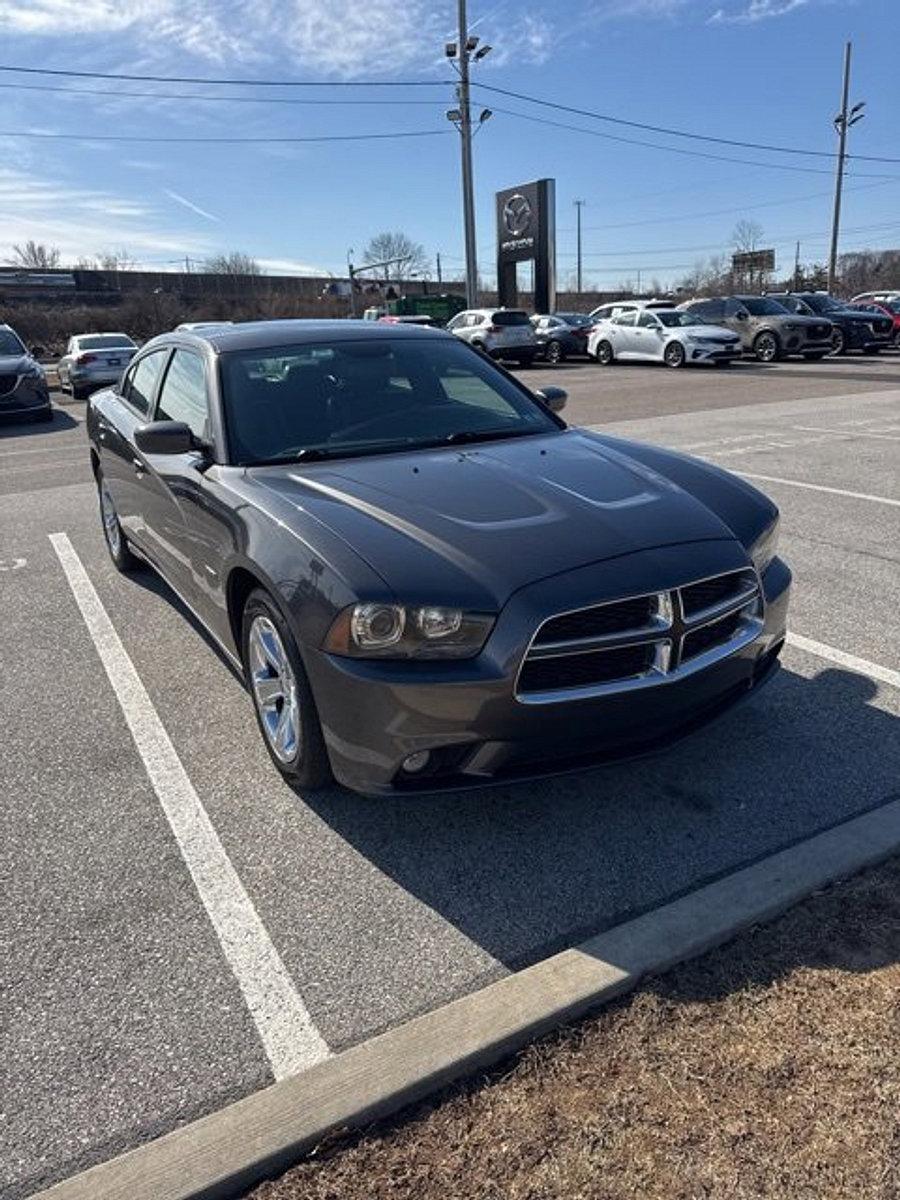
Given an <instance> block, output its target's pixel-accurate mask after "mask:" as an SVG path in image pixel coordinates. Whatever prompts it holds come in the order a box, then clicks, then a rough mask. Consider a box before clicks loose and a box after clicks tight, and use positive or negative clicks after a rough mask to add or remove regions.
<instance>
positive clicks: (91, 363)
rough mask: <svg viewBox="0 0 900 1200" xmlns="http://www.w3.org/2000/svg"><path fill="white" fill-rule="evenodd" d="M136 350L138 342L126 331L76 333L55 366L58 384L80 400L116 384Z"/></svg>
mask: <svg viewBox="0 0 900 1200" xmlns="http://www.w3.org/2000/svg"><path fill="white" fill-rule="evenodd" d="M136 353H137V344H136V343H135V342H134V341H133V340H132V339H131V338H130V337H129V336H128V334H127V333H79V334H76V336H75V337H70V338H69V344H68V346H67V347H66V352H65V354H64V355H63V356H62V358H61V359H60V360H59V365H58V366H57V368H56V371H57V375H58V377H59V386H60V388H62V390H63V391H66V392H71V393H72V398H73V399H75V400H80V399H81V398H82V397H83V396H86V395H87V394H88V392H90V391H92V390H93V389H94V388H99V387H105V386H106V385H107V384H109V383H115V381H116V380H117V379H118V378H119V376H120V375H121V374H122V372H123V371H124V370H125V368H126V367H127V366H128V364H129V363H130V362H131V360H132V358H133V357H134V355H135V354H136Z"/></svg>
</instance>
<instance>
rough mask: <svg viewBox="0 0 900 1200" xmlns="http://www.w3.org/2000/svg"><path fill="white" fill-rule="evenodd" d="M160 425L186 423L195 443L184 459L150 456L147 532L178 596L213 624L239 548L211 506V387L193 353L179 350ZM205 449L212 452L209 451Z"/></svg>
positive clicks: (161, 401) (157, 416) (162, 399)
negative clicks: (227, 569) (227, 561)
mask: <svg viewBox="0 0 900 1200" xmlns="http://www.w3.org/2000/svg"><path fill="white" fill-rule="evenodd" d="M153 419H154V420H155V421H183V422H184V423H185V424H186V425H187V426H188V427H189V428H190V430H191V433H192V434H193V435H194V437H195V439H196V441H197V447H196V449H193V450H190V451H189V452H188V453H186V454H144V455H143V457H144V460H145V462H146V466H147V474H148V476H149V477H150V482H149V488H148V497H147V511H146V517H145V520H146V524H147V536H148V541H149V543H150V545H151V547H152V554H153V557H154V559H155V560H156V562H157V564H158V565H159V567H160V569H161V570H162V572H163V574H164V575H165V576H166V578H167V579H168V580H169V582H170V583H171V584H172V586H173V587H174V588H175V590H176V591H177V592H179V593H180V595H181V596H182V597H183V598H184V599H185V600H186V601H187V603H188V604H189V605H191V607H192V608H194V609H196V610H197V611H198V612H199V613H200V615H201V617H203V619H204V620H207V622H208V623H212V622H210V621H209V614H208V613H207V609H208V607H209V604H210V601H211V600H212V599H213V598H214V596H215V595H216V594H217V592H218V591H219V590H220V589H221V587H222V574H223V572H222V562H223V558H224V557H225V556H226V555H227V554H228V553H229V548H230V547H231V545H232V544H233V540H232V537H231V533H230V526H229V525H228V522H227V521H226V520H225V519H224V515H223V513H222V512H221V511H219V506H218V505H217V503H216V502H215V501H214V500H213V499H212V498H211V494H210V488H209V485H208V481H207V479H206V473H207V470H208V469H209V468H210V465H211V458H210V453H209V447H210V445H211V441H212V435H211V421H210V379H209V370H208V367H207V362H206V360H205V359H204V358H203V356H202V355H201V354H200V353H199V352H198V351H196V350H194V349H188V348H186V347H182V346H178V347H176V348H175V350H174V352H173V354H172V357H171V360H170V361H169V363H168V366H167V368H166V372H165V375H164V377H163V379H162V383H161V385H160V387H159V391H158V394H157V399H156V404H155V407H154V411H153ZM204 447H206V449H204Z"/></svg>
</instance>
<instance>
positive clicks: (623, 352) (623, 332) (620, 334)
mask: <svg viewBox="0 0 900 1200" xmlns="http://www.w3.org/2000/svg"><path fill="white" fill-rule="evenodd" d="M637 318H638V314H637V309H635V308H631V309H626V310H625V311H624V312H620V313H619V315H618V316H617V317H613V319H612V320H611V321H610V323H609V325H608V326H607V330H608V333H609V341H610V342H611V343H612V348H613V354H614V355H615V356H616V358H624V359H629V358H634V357H635V356H636V354H637V353H638V347H637V339H636V337H635V330H636V328H637Z"/></svg>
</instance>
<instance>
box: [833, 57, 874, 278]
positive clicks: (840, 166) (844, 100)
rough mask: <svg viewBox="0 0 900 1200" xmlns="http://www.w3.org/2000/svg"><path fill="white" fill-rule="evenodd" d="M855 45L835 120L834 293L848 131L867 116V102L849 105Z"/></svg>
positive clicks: (847, 63)
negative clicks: (836, 135)
mask: <svg viewBox="0 0 900 1200" xmlns="http://www.w3.org/2000/svg"><path fill="white" fill-rule="evenodd" d="M852 51H853V43H852V42H847V44H846V46H845V47H844V82H843V86H842V88H841V111H840V112H839V113H838V115H837V116H836V117H835V118H834V127H835V129H836V130H837V133H838V139H839V140H838V161H837V175H836V177H835V181H834V214H833V217H832V221H831V251H830V253H829V255H828V291H829V292H833V291H834V286H835V282H836V280H837V257H838V237H839V235H840V228H841V197H842V193H843V190H844V162H845V159H846V157H847V131H848V130H849V129H850V127H851V125H855V124H856V122H857V121H861V120H862V119H863V117H864V116H865V115H866V114H865V113H864V112H863V111H862V110H863V109H864V108H865V101H862V102H861V103H860V104H854V105H853V107H852V108H851V109H850V111H849V112H848V111H847V105H848V103H849V100H850V55H851V53H852Z"/></svg>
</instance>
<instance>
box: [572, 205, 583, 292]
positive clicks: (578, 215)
mask: <svg viewBox="0 0 900 1200" xmlns="http://www.w3.org/2000/svg"><path fill="white" fill-rule="evenodd" d="M574 204H575V213H576V225H577V229H578V265H577V267H576V278H577V280H578V294H579V296H580V295H581V292H582V287H581V210H582V209H583V208H584V201H583V200H576V201H574Z"/></svg>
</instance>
